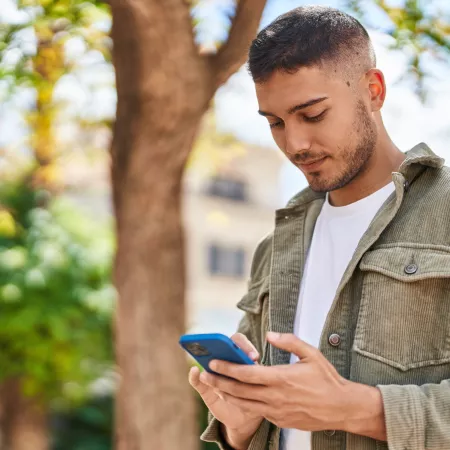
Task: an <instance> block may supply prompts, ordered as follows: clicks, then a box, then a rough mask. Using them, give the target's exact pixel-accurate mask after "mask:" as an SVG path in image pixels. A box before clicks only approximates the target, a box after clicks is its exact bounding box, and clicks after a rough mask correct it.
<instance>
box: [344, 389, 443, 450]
mask: <svg viewBox="0 0 450 450" xmlns="http://www.w3.org/2000/svg"><path fill="white" fill-rule="evenodd" d="M354 384H355V385H357V383H354ZM350 389H352V390H353V394H354V395H357V394H358V392H359V395H360V397H359V398H360V399H362V400H360V401H359V408H360V410H361V411H363V412H365V413H368V414H369V412H370V411H372V413H371V416H367V417H372V419H373V420H367V421H366V422H365V424H364V423H362V421H360V420H358V419H357V418H355V417H356V414H353V417H351V418H349V421H348V426H347V428H348V429H347V430H346V431H349V432H351V433H355V434H361V435H364V436H369V437H372V438H374V439H378V440H385V441H386V440H387V442H388V445H389V449H390V450H404V449H408V450H424V449H428V450H444V449H450V380H443V381H442V382H441V383H440V384H431V383H430V384H424V385H422V386H416V385H394V384H391V385H377V387H376V388H373V387H370V386H363V385H358V386H353V387H352V388H350ZM376 391H378V393H377V392H376ZM364 392H365V394H366V395H364V396H362V395H361V394H363V393H364ZM353 411H354V412H355V413H356V409H354V410H353Z"/></svg>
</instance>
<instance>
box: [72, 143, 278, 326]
mask: <svg viewBox="0 0 450 450" xmlns="http://www.w3.org/2000/svg"><path fill="white" fill-rule="evenodd" d="M238 146H239V151H237V152H236V151H235V154H233V155H232V156H231V157H230V156H228V157H227V158H222V156H223V153H224V152H227V153H230V152H233V150H230V149H229V148H228V147H227V146H224V148H221V149H217V150H216V149H215V150H214V151H215V152H219V153H220V152H222V156H221V155H219V154H216V155H215V157H217V158H218V159H219V161H217V164H216V167H215V168H214V170H209V169H207V170H205V168H204V166H202V165H200V166H199V165H197V164H191V165H190V167H189V168H188V169H187V170H186V173H185V179H184V202H183V214H184V221H185V222H184V225H185V233H186V241H185V242H186V245H187V264H186V270H187V274H186V275H187V302H188V317H187V326H188V329H189V331H191V332H222V333H225V334H232V333H233V332H234V330H235V328H236V326H237V324H238V321H239V318H240V317H241V315H242V312H241V311H239V310H238V309H237V308H236V306H235V305H236V303H237V302H238V301H239V300H240V298H241V297H242V296H243V295H244V293H245V292H246V288H247V281H248V277H249V274H250V265H251V260H252V256H253V252H254V250H255V248H256V246H257V244H258V242H259V241H260V240H261V239H262V238H263V237H264V236H265V235H266V234H268V233H269V232H270V231H271V230H272V229H273V227H274V217H275V214H274V210H275V209H276V208H279V207H280V206H281V205H280V199H281V195H280V188H279V184H280V183H279V178H280V173H281V167H282V164H283V159H282V157H281V153H279V152H276V151H274V150H272V149H267V148H261V147H256V146H247V145H245V146H244V145H243V144H240V143H239V144H238ZM208 153H209V152H208ZM64 177H65V180H66V186H67V192H68V196H69V197H70V198H71V199H72V200H74V201H75V202H76V203H77V205H78V206H80V207H81V208H84V209H85V210H87V211H89V212H91V213H94V214H95V215H96V217H98V218H100V217H102V216H103V217H104V218H107V217H108V216H110V215H111V212H112V206H111V200H110V187H109V168H108V164H107V163H106V162H105V161H104V160H103V161H97V162H94V163H93V162H92V160H90V161H85V162H84V163H83V162H82V161H80V160H77V161H75V159H74V157H72V159H71V163H70V164H69V165H67V166H66V169H65V171H64Z"/></svg>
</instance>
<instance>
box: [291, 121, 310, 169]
mask: <svg viewBox="0 0 450 450" xmlns="http://www.w3.org/2000/svg"><path fill="white" fill-rule="evenodd" d="M285 136H286V142H285V144H286V145H285V152H286V156H287V157H288V158H289V159H290V160H291V161H293V162H295V163H300V162H302V160H303V159H304V157H305V156H307V153H308V152H309V150H310V149H311V138H310V137H309V136H308V134H307V133H305V131H304V130H301V129H300V127H290V128H289V129H288V128H287V126H285ZM305 154H306V155H305Z"/></svg>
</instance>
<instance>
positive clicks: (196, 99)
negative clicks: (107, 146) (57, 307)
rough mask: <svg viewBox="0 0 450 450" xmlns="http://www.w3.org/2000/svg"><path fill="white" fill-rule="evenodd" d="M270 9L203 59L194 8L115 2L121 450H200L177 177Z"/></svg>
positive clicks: (251, 4) (252, 2) (252, 11)
mask: <svg viewBox="0 0 450 450" xmlns="http://www.w3.org/2000/svg"><path fill="white" fill-rule="evenodd" d="M264 3H265V1H264V0H241V1H240V2H239V8H238V13H239V10H241V13H240V14H239V21H237V22H238V23H239V26H237V27H236V26H235V25H233V26H232V29H231V31H230V38H231V35H233V36H234V37H233V41H236V42H238V43H239V45H240V46H242V49H241V51H238V50H239V49H237V48H230V47H229V46H228V47H227V46H224V50H225V51H224V53H221V52H219V53H218V54H217V55H213V56H211V55H210V56H205V55H203V56H202V55H200V54H199V51H198V49H197V47H196V45H195V42H194V36H193V30H192V21H191V17H190V12H189V4H190V2H189V1H186V0H165V1H164V2H161V1H160V0H147V1H145V2H124V1H123V0H111V1H110V4H111V9H112V15H113V27H112V38H113V41H114V49H113V62H114V66H115V69H116V85H117V94H118V104H117V114H116V123H115V127H114V138H113V143H112V148H111V156H112V182H113V200H114V207H115V214H116V225H117V239H118V248H117V255H116V262H115V284H116V286H117V289H118V292H119V303H118V308H117V316H116V357H117V362H118V365H119V368H120V375H121V383H120V388H119V393H118V402H117V406H118V407H117V409H116V410H117V416H116V422H117V423H116V441H117V445H116V448H117V450H148V449H158V450H180V449H183V450H193V449H196V448H198V444H199V439H198V436H199V433H198V431H199V430H198V424H197V414H196V413H195V397H194V395H193V391H192V388H191V387H190V386H189V383H188V379H187V374H188V367H187V359H186V356H185V353H184V352H183V351H182V350H181V348H180V347H179V345H178V339H179V337H180V335H181V334H183V333H184V331H185V303H184V290H185V267H184V245H183V230H182V215H181V214H182V212H181V193H182V192H181V189H182V175H183V170H184V167H185V164H186V161H187V158H188V156H189V153H190V150H191V148H192V144H193V141H194V139H195V135H196V132H197V129H198V126H199V123H200V120H201V118H202V116H203V114H204V113H205V112H206V110H207V109H208V105H209V102H210V100H211V98H212V97H213V95H214V92H215V90H216V88H217V87H218V85H219V84H220V83H223V82H224V81H226V79H227V78H228V77H229V76H230V75H231V73H232V72H230V67H239V66H240V65H242V64H243V62H244V61H245V54H246V49H247V48H248V44H249V42H250V40H251V38H252V37H253V35H254V33H255V31H256V28H257V25H258V23H259V18H260V15H261V13H262V9H263V7H264ZM254 16H255V17H254ZM236 19H237V17H236ZM242 30H244V31H242ZM239 32H240V33H241V36H240V38H239ZM233 70H235V69H233ZM200 226H201V225H200Z"/></svg>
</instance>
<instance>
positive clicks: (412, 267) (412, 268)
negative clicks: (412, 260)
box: [405, 264, 418, 275]
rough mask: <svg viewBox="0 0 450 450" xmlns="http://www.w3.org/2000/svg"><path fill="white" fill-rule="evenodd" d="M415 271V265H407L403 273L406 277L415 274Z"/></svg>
mask: <svg viewBox="0 0 450 450" xmlns="http://www.w3.org/2000/svg"><path fill="white" fill-rule="evenodd" d="M417 269H418V267H417V264H408V265H407V266H406V267H405V273H407V274H408V275H412V274H413V273H416V272H417Z"/></svg>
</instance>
